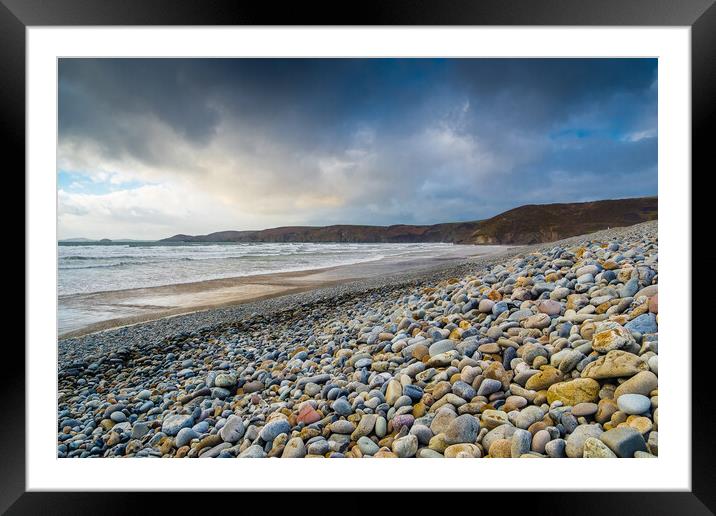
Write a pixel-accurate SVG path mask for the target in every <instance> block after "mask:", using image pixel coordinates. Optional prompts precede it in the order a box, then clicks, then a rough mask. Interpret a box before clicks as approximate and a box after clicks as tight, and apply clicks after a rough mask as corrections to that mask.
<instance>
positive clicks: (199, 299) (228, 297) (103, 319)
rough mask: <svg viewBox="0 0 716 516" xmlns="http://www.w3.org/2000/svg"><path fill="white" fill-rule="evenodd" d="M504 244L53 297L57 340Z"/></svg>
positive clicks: (426, 264)
mask: <svg viewBox="0 0 716 516" xmlns="http://www.w3.org/2000/svg"><path fill="white" fill-rule="evenodd" d="M507 249H509V247H508V246H455V247H454V248H449V249H447V250H442V251H440V252H439V253H438V254H436V253H435V252H432V251H421V252H417V253H414V254H411V255H403V256H398V257H391V258H385V259H382V260H376V261H373V262H364V263H357V264H351V265H342V266H337V267H329V268H324V269H314V270H308V271H296V272H279V273H273V274H261V275H255V276H242V277H235V278H223V279H214V280H206V281H199V282H194V283H182V284H177V285H166V286H160V287H148V288H137V289H127V290H118V291H111V292H97V293H91V294H73V295H68V296H60V297H59V299H58V308H59V316H58V321H59V324H58V333H59V336H60V338H67V337H77V336H80V335H85V334H88V333H93V332H97V331H101V330H106V329H109V328H116V327H120V326H126V325H130V324H136V323H140V322H145V321H151V320H155V319H161V318H164V317H169V316H173V315H179V314H186V313H191V312H197V311H202V310H209V309H212V308H218V307H224V306H230V305H236V304H242V303H247V302H250V301H258V300H261V299H267V298H272V297H277V296H282V295H286V294H293V293H298V292H305V291H309V290H313V289H316V288H321V287H328V286H331V285H337V284H341V283H346V282H351V281H356V280H361V279H367V278H374V277H378V276H383V275H390V274H394V273H398V272H404V271H419V270H420V269H421V268H426V269H428V268H431V267H434V266H435V265H439V264H449V263H452V262H457V261H461V260H464V259H466V258H471V257H477V256H486V255H490V254H495V253H499V252H502V251H505V250H507Z"/></svg>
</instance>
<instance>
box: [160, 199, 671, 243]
mask: <svg viewBox="0 0 716 516" xmlns="http://www.w3.org/2000/svg"><path fill="white" fill-rule="evenodd" d="M657 200H658V199H657V197H639V198H634V199H615V200H604V201H593V202H583V203H563V204H534V205H533V204H530V205H526V206H520V207H519V208H514V209H512V210H509V211H506V212H504V213H500V214H499V215H496V216H494V217H492V218H490V219H486V220H476V221H470V222H448V223H444V224H432V225H422V226H419V225H407V224H398V225H394V226H361V225H333V226H286V227H279V228H272V229H263V230H260V231H220V232H217V233H211V234H209V235H198V236H192V235H181V234H180V235H174V236H172V237H169V238H165V239H163V240H161V241H162V242H351V243H411V242H450V243H456V244H536V243H541V242H551V241H553V240H559V239H562V238H567V237H571V236H575V235H582V234H585V233H591V232H593V231H598V230H600V229H606V228H609V227H621V226H631V225H634V224H638V223H639V222H645V221H647V220H654V219H656V218H657V217H658V212H657V205H658V203H657Z"/></svg>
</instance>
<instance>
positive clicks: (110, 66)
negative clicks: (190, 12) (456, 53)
mask: <svg viewBox="0 0 716 516" xmlns="http://www.w3.org/2000/svg"><path fill="white" fill-rule="evenodd" d="M58 84H59V92H58V103H59V104H58V111H59V113H58V114H59V119H58V128H59V135H58V155H57V185H58V238H60V239H62V238H74V237H87V238H137V239H158V238H164V237H167V236H171V235H173V234H176V233H185V234H205V233H210V232H214V231H223V230H232V229H233V230H249V229H264V228H269V227H276V226H289V225H329V224H376V225H389V224H433V223H439V222H453V221H467V220H479V219H484V218H488V217H491V216H493V215H496V214H498V213H500V212H503V211H505V210H508V209H511V208H514V207H517V206H521V205H524V204H544V203H553V202H583V201H589V200H597V199H616V198H626V197H640V196H646V195H656V194H657V90H658V87H657V60H656V59H484V58H483V59H75V58H73V59H60V62H59V83H58Z"/></svg>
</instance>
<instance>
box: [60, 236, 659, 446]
mask: <svg viewBox="0 0 716 516" xmlns="http://www.w3.org/2000/svg"><path fill="white" fill-rule="evenodd" d="M58 362H59V364H58V365H59V371H58V383H59V394H58V447H57V450H58V457H78V458H83V457H177V458H181V457H187V458H194V457H202V458H211V457H224V458H232V457H237V458H254V457H256V458H258V457H335V458H339V457H352V458H361V457H376V458H378V457H389V458H407V457H417V458H439V457H445V458H451V457H472V458H480V457H492V458H510V457H512V458H526V457H536V458H540V457H541V458H563V457H570V458H616V457H620V458H627V457H629V458H632V457H634V458H640V457H643V458H653V457H656V456H658V237H657V223H656V222H653V223H651V222H650V223H645V224H638V225H636V226H631V227H626V228H618V229H611V230H605V231H600V232H597V233H592V234H589V235H581V236H578V237H573V238H570V239H566V240H562V241H559V242H553V243H550V244H540V245H536V246H530V247H525V248H520V249H510V250H507V251H504V252H501V253H496V254H491V255H487V256H481V257H477V258H473V259H467V260H463V261H461V262H459V263H449V264H446V263H443V264H441V265H436V266H434V267H432V268H429V269H422V270H414V271H410V272H402V273H398V274H395V275H391V276H378V277H374V278H368V279H365V280H360V281H352V282H348V283H341V284H337V285H333V286H328V287H323V288H318V289H314V290H310V291H306V292H301V293H293V294H288V295H285V296H278V297H273V298H268V299H264V300H260V301H254V302H250V303H245V304H242V305H236V306H231V307H225V308H217V309H213V310H206V311H203V312H195V313H192V314H186V315H179V316H175V317H168V318H164V319H159V320H156V321H151V322H147V323H144V324H137V325H134V326H127V327H123V328H116V329H113V330H107V331H103V332H98V333H93V334H90V335H86V336H84V337H81V338H77V339H64V340H60V341H59V342H58Z"/></svg>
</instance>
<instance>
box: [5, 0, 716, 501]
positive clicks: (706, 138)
mask: <svg viewBox="0 0 716 516" xmlns="http://www.w3.org/2000/svg"><path fill="white" fill-rule="evenodd" d="M715 1H716V0H679V1H675V0H601V1H599V0H542V1H535V0H453V1H450V2H438V1H433V2H428V1H424V0H423V1H416V0H412V1H411V0H390V1H388V0H384V1H366V2H360V3H355V4H345V3H341V2H332V3H327V2H325V3H324V2H318V1H312V2H304V3H301V4H297V3H295V4H291V6H290V5H289V4H286V5H282V6H278V5H274V4H272V3H269V2H264V3H260V2H251V3H249V2H238V1H231V0H122V1H114V2H110V1H98V0H52V1H43V0H0V65H1V66H0V106H1V107H0V113H1V115H0V117H1V119H0V132H1V133H2V134H1V137H2V140H0V141H2V142H3V143H4V144H5V145H4V147H5V156H6V159H7V157H11V158H12V161H11V162H12V163H14V166H15V168H16V170H24V169H25V42H26V39H25V28H26V27H29V26H62V25H73V26H87V25H156V26H168V25H186V26H190V25H427V26H432V25H555V26H581V25H586V26H594V25H606V26H690V27H691V38H692V41H691V45H692V46H691V73H692V170H693V171H694V172H695V171H697V170H701V176H702V177H703V176H704V175H705V174H706V170H705V169H706V166H707V163H708V162H709V158H710V157H711V154H712V147H713V144H712V142H711V139H712V137H711V135H712V134H714V133H715V131H714V125H715V123H714V120H715V118H716V117H715V116H714V114H715V113H714V105H715V104H716V102H715V101H714V99H716V88H715V85H716V6H715V5H714V3H715ZM709 164H710V163H709ZM712 167H713V165H711V168H712ZM689 172H690V171H684V173H685V174H688V173H689ZM691 174H692V175H691V177H692V181H695V180H696V177H697V174H694V173H693V172H692V173H691ZM18 175H19V174H18ZM692 184H693V183H692ZM21 188H24V186H21ZM693 191H694V192H698V189H693ZM698 205H699V203H697V202H696V200H695V199H694V200H693V201H692V209H693V210H695V209H697V207H698ZM667 208H668V207H667ZM704 211H705V210H704ZM704 215H705V216H706V217H708V214H705V213H704ZM692 218H693V220H694V222H696V220H698V218H699V217H698V214H697V213H696V212H695V211H694V212H692ZM711 218H712V216H711ZM706 220H709V219H706ZM692 231H693V230H692ZM692 234H694V233H693V232H692ZM692 256H693V254H692ZM703 263H704V261H703V260H702V261H701V262H696V261H694V268H695V267H696V266H697V265H699V266H703ZM710 264H713V265H716V262H714V261H713V260H711V261H710ZM712 270H713V269H712ZM31 273H32V271H30V270H27V269H26V270H25V275H28V274H31ZM690 280H691V278H688V279H687V281H690ZM693 291H694V292H696V291H698V289H697V288H694V289H693ZM23 306H24V303H23ZM693 306H697V305H696V300H694V303H693ZM688 316H689V317H692V314H688ZM686 340H687V341H686V342H680V343H678V345H679V346H683V347H684V348H686V346H689V345H692V343H691V342H690V336H689V338H687V339H686ZM671 344H674V345H677V343H665V344H664V345H671ZM699 344H700V343H697V342H694V343H693V346H692V355H693V356H694V357H698V355H697V351H698V348H697V346H698V345H699ZM703 346H713V344H712V343H711V342H708V343H704V344H703ZM9 348H12V349H9ZM4 360H7V361H8V362H9V361H10V360H11V361H12V362H9V363H12V364H13V367H12V368H8V367H4V368H3V373H2V378H3V389H2V391H3V394H4V396H3V401H4V406H3V407H4V411H3V413H4V414H12V421H13V422H12V424H10V423H9V422H7V421H4V422H3V423H2V424H0V435H1V438H0V463H2V471H3V473H2V481H0V511H3V512H4V511H7V513H8V514H84V513H102V514H108V513H109V514H114V513H120V512H121V513H127V512H128V511H129V512H133V511H134V510H133V509H129V508H130V507H140V505H137V504H145V503H146V499H147V498H148V496H149V495H147V494H141V493H121V492H111V493H91V494H90V493H77V492H73V493H58V492H42V493H40V492H26V490H25V473H26V470H25V451H26V446H27V443H25V435H26V434H25V428H24V425H25V378H24V371H25V368H24V366H25V365H26V364H25V351H24V349H23V348H22V347H21V346H19V345H18V344H15V343H13V345H12V346H9V345H8V344H5V350H4ZM709 367H710V366H709V361H708V360H698V359H696V360H692V386H691V387H692V390H691V392H692V398H691V399H692V413H693V414H698V419H696V418H694V419H693V421H692V456H691V465H692V472H691V478H692V491H691V492H650V493H626V492H620V493H611V494H609V495H608V496H604V495H603V494H600V493H597V492H593V493H592V492H583V493H575V492H567V493H561V494H559V497H558V498H556V497H555V495H554V493H510V495H509V504H510V506H514V507H520V506H521V505H522V504H523V503H529V507H530V510H529V514H535V513H544V514H552V515H557V514H574V513H587V514H600V515H605V514H627V513H629V514H633V513H644V514H680V515H683V514H711V513H712V511H715V510H716V509H715V508H716V495H715V492H716V489H714V486H716V466H714V464H715V460H714V442H715V441H714V438H713V436H712V433H713V429H712V428H713V427H712V426H711V425H710V424H709V423H710V421H709V419H710V418H711V417H712V414H713V412H714V411H713V405H712V404H710V402H711V400H710V399H709V391H711V392H713V388H711V389H707V388H705V386H704V388H700V387H699V385H698V382H700V381H702V380H699V379H703V378H707V377H708V376H709ZM711 376H713V373H711ZM685 387H687V386H686V385H685ZM4 418H5V416H3V419H4ZM584 487H585V490H588V489H589V488H590V486H589V482H588V479H585V486H584ZM211 496H213V495H211ZM165 498H171V501H168V500H164V501H163V502H162V504H166V503H169V504H177V506H179V504H181V507H184V508H187V507H188V506H187V505H185V504H186V503H187V502H189V501H190V500H191V499H192V498H194V499H196V496H193V497H192V496H191V493H172V495H171V497H165ZM206 498H208V496H207V497H206ZM503 499H504V498H503ZM272 500H273V499H272ZM412 500H413V502H415V501H416V500H417V499H416V498H413V499H412ZM485 500H486V499H485V498H483V497H478V498H474V499H473V502H472V503H473V504H474V507H475V509H477V510H480V509H479V508H480V507H481V506H482V505H481V504H482V503H483V501H485ZM523 507H524V506H523ZM166 508H167V506H166V505H165V509H166Z"/></svg>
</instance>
